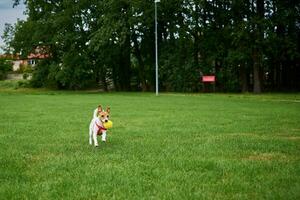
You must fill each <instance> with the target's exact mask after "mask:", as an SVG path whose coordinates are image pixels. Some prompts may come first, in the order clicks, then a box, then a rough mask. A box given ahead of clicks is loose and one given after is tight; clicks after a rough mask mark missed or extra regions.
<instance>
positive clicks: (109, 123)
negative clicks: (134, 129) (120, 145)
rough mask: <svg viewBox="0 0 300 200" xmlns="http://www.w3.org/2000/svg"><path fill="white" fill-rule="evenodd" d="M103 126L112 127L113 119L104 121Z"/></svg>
mask: <svg viewBox="0 0 300 200" xmlns="http://www.w3.org/2000/svg"><path fill="white" fill-rule="evenodd" d="M103 126H104V128H106V129H110V128H112V126H113V123H112V121H110V120H107V122H104V123H103Z"/></svg>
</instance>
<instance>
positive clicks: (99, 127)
mask: <svg viewBox="0 0 300 200" xmlns="http://www.w3.org/2000/svg"><path fill="white" fill-rule="evenodd" d="M96 126H97V127H98V129H99V131H106V130H107V129H106V128H104V127H103V126H101V125H98V124H97V123H96Z"/></svg>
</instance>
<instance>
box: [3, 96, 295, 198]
mask: <svg viewBox="0 0 300 200" xmlns="http://www.w3.org/2000/svg"><path fill="white" fill-rule="evenodd" d="M299 97H300V95H298V94H295V95H287V96H285V95H264V96H255V95H211V94H208V95H207V94H206V95H181V94H162V95H161V96H159V97H155V96H154V95H152V94H138V93H109V94H84V93H71V92H65V93H64V92H58V93H56V92H53V93H51V92H42V93H35V94H30V93H22V92H20V93H11V92H8V93H0V110H1V112H0V119H1V120H0V145H1V152H0V164H1V165H0V179H1V185H0V196H1V198H4V199H19V198H24V199H57V198H60V199H61V198H63V199H96V198H98V199H241V198H242V199H253V198H255V199H298V198H299V197H300V178H299V177H300V157H299V155H300V124H299V122H300V121H299V119H300V113H299V111H300V103H298V102H297V100H298V99H299ZM277 100H280V101H277ZM285 100H286V101H285ZM100 103H101V104H102V105H103V106H107V105H109V106H110V107H111V110H112V114H111V120H112V121H113V122H114V127H113V129H112V130H110V131H109V133H108V142H107V143H106V144H102V143H101V144H100V147H99V148H98V149H97V148H94V147H91V146H89V145H88V125H89V121H90V119H91V117H92V112H93V110H94V108H95V107H96V106H97V105H98V104H100Z"/></svg>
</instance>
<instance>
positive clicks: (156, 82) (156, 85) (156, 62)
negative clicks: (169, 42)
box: [154, 0, 159, 96]
mask: <svg viewBox="0 0 300 200" xmlns="http://www.w3.org/2000/svg"><path fill="white" fill-rule="evenodd" d="M157 2H159V1H158V0H155V2H154V4H155V89H156V96H158V56H157Z"/></svg>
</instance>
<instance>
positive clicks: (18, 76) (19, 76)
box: [6, 74, 32, 80]
mask: <svg viewBox="0 0 300 200" xmlns="http://www.w3.org/2000/svg"><path fill="white" fill-rule="evenodd" d="M26 76H27V78H24V77H26ZM31 77H32V75H31V74H27V75H25V74H7V76H6V79H7V80H23V79H29V80H30V79H31Z"/></svg>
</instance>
